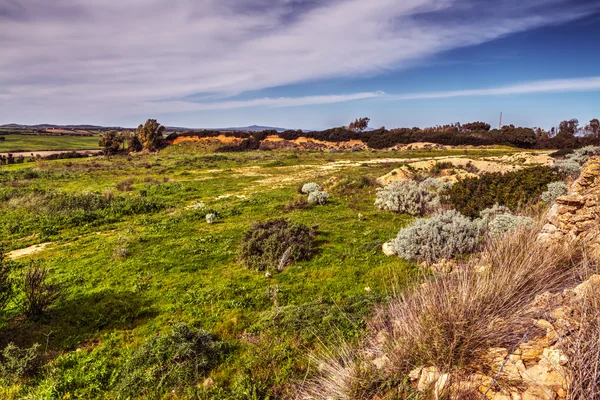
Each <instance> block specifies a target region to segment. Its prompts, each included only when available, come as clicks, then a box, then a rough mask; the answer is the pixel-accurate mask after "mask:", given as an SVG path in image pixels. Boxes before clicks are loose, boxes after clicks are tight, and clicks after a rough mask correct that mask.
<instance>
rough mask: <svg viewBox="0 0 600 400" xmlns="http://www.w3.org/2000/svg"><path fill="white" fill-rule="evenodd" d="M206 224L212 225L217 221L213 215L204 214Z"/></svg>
mask: <svg viewBox="0 0 600 400" xmlns="http://www.w3.org/2000/svg"><path fill="white" fill-rule="evenodd" d="M205 218H206V223H208V224H212V223H214V222H215V219H217V216H216V215H215V214H213V213H208V214H206V217H205Z"/></svg>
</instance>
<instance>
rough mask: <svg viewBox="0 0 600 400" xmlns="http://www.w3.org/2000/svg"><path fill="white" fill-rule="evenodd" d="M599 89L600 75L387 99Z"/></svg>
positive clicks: (590, 90) (407, 95)
mask: <svg viewBox="0 0 600 400" xmlns="http://www.w3.org/2000/svg"><path fill="white" fill-rule="evenodd" d="M599 90H600V76H592V77H586V78H574V79H550V80H541V81H530V82H522V83H517V84H512V85H507V86H499V87H494V88H485V89H470V90H454V91H445V92H423V93H409V94H399V95H391V96H387V97H386V99H388V100H419V99H446V98H451V97H469V96H506V95H512V94H535V93H558V92H592V91H599Z"/></svg>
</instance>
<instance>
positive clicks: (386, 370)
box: [300, 227, 579, 399]
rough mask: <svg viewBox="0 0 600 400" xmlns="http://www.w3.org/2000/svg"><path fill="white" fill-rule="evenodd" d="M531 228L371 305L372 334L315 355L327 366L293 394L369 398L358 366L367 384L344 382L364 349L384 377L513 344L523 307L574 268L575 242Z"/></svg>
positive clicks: (450, 366)
mask: <svg viewBox="0 0 600 400" xmlns="http://www.w3.org/2000/svg"><path fill="white" fill-rule="evenodd" d="M538 232H539V227H536V228H532V229H529V230H525V231H521V232H519V233H516V234H513V235H511V236H509V237H506V238H503V239H498V240H493V241H490V242H488V243H487V244H486V245H485V248H484V250H483V252H482V253H481V255H480V257H479V259H478V260H477V261H472V262H471V263H469V264H468V265H467V266H465V267H464V268H462V269H460V270H459V271H457V272H454V273H452V274H449V275H444V276H438V277H435V278H432V279H431V280H428V281H427V282H425V283H423V284H421V285H418V286H416V288H415V289H414V290H412V291H409V292H408V293H406V294H403V295H401V296H399V297H397V298H395V299H393V300H391V301H390V302H389V304H387V305H386V306H384V307H382V308H381V309H380V310H378V312H377V314H376V317H375V318H374V320H373V321H372V322H371V324H370V329H371V334H372V335H371V338H372V339H371V340H370V342H369V343H367V344H365V346H364V349H363V350H361V351H359V352H357V354H354V359H353V361H352V360H349V359H348V358H347V353H345V354H342V355H336V354H334V355H331V356H330V357H329V358H328V359H327V360H322V361H321V363H322V364H325V365H327V366H328V367H327V368H326V369H324V370H322V371H321V373H320V374H318V375H317V378H315V379H314V380H313V381H311V382H309V383H308V384H304V385H302V388H301V390H300V398H311V399H363V398H372V393H373V392H374V391H375V389H374V387H376V386H377V382H372V385H368V384H365V382H364V379H365V376H364V374H363V375H362V376H360V379H361V380H363V381H362V382H361V383H360V385H358V386H359V387H363V388H364V387H368V388H369V390H368V391H362V392H358V393H356V392H353V391H351V390H349V388H350V387H356V386H357V384H356V380H355V378H356V375H352V374H349V373H348V371H352V370H354V369H355V368H357V366H361V365H363V367H362V370H366V369H365V367H364V364H365V362H368V361H365V360H366V359H368V358H369V357H368V356H367V355H368V354H375V357H378V358H383V359H385V360H386V362H385V365H384V367H383V368H381V369H380V370H379V372H378V374H375V373H372V376H374V377H376V379H377V381H380V382H385V381H400V380H401V377H404V376H406V374H407V373H408V372H409V371H410V370H411V369H413V368H414V367H416V366H420V365H422V366H435V367H437V368H439V369H440V370H441V371H445V372H452V371H453V370H456V369H461V370H462V372H463V373H464V372H466V373H468V372H469V369H470V368H471V367H473V368H474V369H473V370H474V371H475V370H476V368H475V366H474V365H473V363H474V362H475V361H476V360H477V358H478V357H479V356H480V355H481V354H482V353H483V352H484V351H485V350H487V349H489V348H490V347H508V348H510V347H511V346H513V345H516V344H517V342H518V341H519V340H521V338H522V337H523V335H524V333H525V332H526V331H527V330H528V329H530V327H531V325H532V320H533V319H535V318H536V317H537V315H535V314H536V312H537V313H539V310H536V311H534V310H533V308H532V307H530V304H531V303H532V302H533V300H534V299H535V297H536V296H537V295H540V294H542V293H545V292H558V291H561V290H562V289H564V288H565V287H568V286H571V285H573V284H574V281H575V279H576V275H577V274H576V273H575V271H576V269H575V268H573V266H574V264H575V263H577V262H579V259H578V256H577V252H576V250H575V249H574V248H573V247H569V246H562V245H560V246H549V245H548V244H546V243H542V242H540V241H539V240H538V237H537V236H538ZM481 265H484V266H485V268H484V269H483V271H482V270H481V268H480V266H481ZM340 360H343V362H342V361H340ZM338 366H340V368H338ZM342 366H343V367H342ZM364 396H370V397H364Z"/></svg>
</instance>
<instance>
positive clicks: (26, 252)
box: [6, 242, 54, 260]
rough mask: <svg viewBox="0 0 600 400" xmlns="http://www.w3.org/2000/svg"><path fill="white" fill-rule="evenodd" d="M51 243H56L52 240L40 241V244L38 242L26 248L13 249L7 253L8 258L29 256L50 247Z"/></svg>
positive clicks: (15, 258)
mask: <svg viewBox="0 0 600 400" xmlns="http://www.w3.org/2000/svg"><path fill="white" fill-rule="evenodd" d="M51 244H54V243H52V242H47V243H40V244H36V245H33V246H29V247H25V248H24V249H18V250H13V251H10V252H8V253H6V258H8V259H9V260H17V259H19V258H22V257H27V256H30V255H32V254H36V253H39V252H40V251H42V250H44V249H45V248H46V247H48V246H49V245H51Z"/></svg>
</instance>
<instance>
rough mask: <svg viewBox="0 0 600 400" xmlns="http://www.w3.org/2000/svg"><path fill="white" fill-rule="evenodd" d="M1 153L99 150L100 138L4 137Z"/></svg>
mask: <svg viewBox="0 0 600 400" xmlns="http://www.w3.org/2000/svg"><path fill="white" fill-rule="evenodd" d="M0 136H2V137H4V140H0V153H3V152H22V151H43V150H91V149H98V148H99V147H98V136H53V135H14V134H10V135H2V132H1V131H0Z"/></svg>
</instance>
